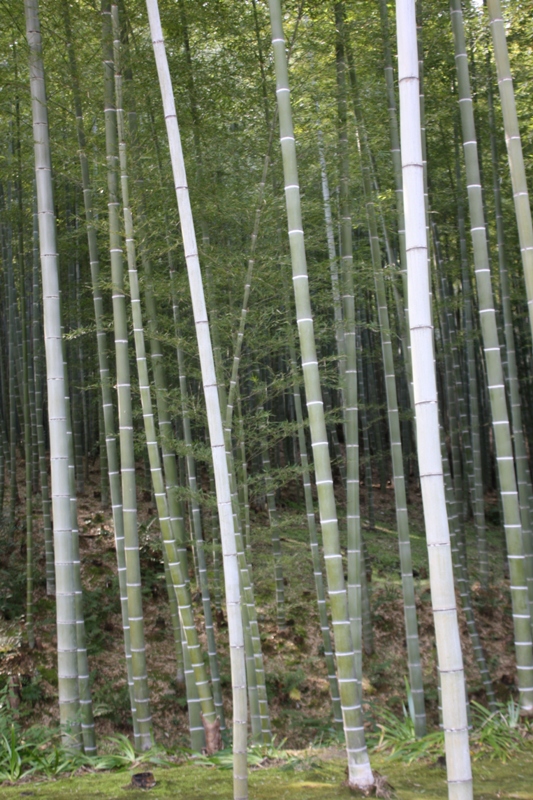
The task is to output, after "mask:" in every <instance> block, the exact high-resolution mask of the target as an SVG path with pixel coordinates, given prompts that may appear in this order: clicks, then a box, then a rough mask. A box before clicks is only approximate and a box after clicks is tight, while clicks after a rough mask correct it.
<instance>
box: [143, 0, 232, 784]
mask: <svg viewBox="0 0 533 800" xmlns="http://www.w3.org/2000/svg"><path fill="white" fill-rule="evenodd" d="M146 7H147V10H148V18H149V21H150V33H151V37H152V44H153V48H154V56H155V62H156V66H157V73H158V77H159V85H160V89H161V97H162V101H163V110H164V115H165V122H166V127H167V136H168V143H169V149H170V158H171V162H172V172H173V175H174V184H175V187H176V197H177V201H178V210H179V215H180V226H181V233H182V237H183V248H184V252H185V259H186V262H187V273H188V276H189V285H190V290H191V300H192V306H193V314H194V321H195V327H196V336H197V340H198V350H199V355H200V367H201V371H202V383H203V388H204V396H205V404H206V410H207V424H208V428H209V438H210V442H211V453H212V457H213V469H214V473H215V487H216V494H217V506H218V515H219V519H220V537H221V541H222V553H223V559H224V582H225V587H226V603H227V613H228V629H229V639H230V660H231V677H232V690H233V759H234V760H233V793H234V798H235V800H246V798H247V797H248V776H247V767H246V744H247V698H246V664H245V653H244V634H243V625H242V616H241V594H240V586H239V567H238V563H237V548H236V542H235V530H234V527H233V513H232V504H231V493H230V484H229V476H228V465H227V461H226V453H225V444H224V431H223V428H222V417H221V413H220V403H219V397H218V391H217V379H216V374H215V365H214V360H213V348H212V345H211V335H210V331H209V321H208V319H207V310H206V306H205V298H204V288H203V283H202V274H201V271H200V261H199V258H198V249H197V245H196V235H195V231H194V222H193V217H192V209H191V203H190V197H189V189H188V186H187V176H186V171H185V163H184V160H183V151H182V148H181V139H180V132H179V127H178V118H177V115H176V108H175V104H174V94H173V90H172V82H171V78H170V71H169V68H168V61H167V55H166V51H165V43H164V39H163V31H162V28H161V20H160V17H159V8H158V4H157V0H146Z"/></svg>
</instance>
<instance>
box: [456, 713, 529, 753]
mask: <svg viewBox="0 0 533 800" xmlns="http://www.w3.org/2000/svg"><path fill="white" fill-rule="evenodd" d="M470 705H471V707H472V717H473V722H474V732H473V734H472V737H471V738H472V742H473V744H475V747H476V755H488V756H489V758H498V759H500V760H501V761H506V760H507V759H508V758H509V757H510V756H511V755H513V754H516V753H517V752H519V751H520V750H523V749H524V748H525V746H526V745H527V743H528V741H531V734H532V733H533V730H532V727H531V722H529V721H527V720H522V719H521V718H520V706H519V705H518V703H515V702H514V700H512V699H511V700H509V702H508V703H507V704H503V703H502V704H500V705H499V706H498V708H497V710H496V711H493V712H491V711H489V710H488V709H487V708H485V706H482V705H480V703H477V702H476V701H475V700H472V702H471V703H470Z"/></svg>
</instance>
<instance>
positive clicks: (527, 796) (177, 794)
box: [0, 751, 533, 800]
mask: <svg viewBox="0 0 533 800" xmlns="http://www.w3.org/2000/svg"><path fill="white" fill-rule="evenodd" d="M337 752H338V751H337ZM532 755H533V753H532V752H528V753H527V754H525V755H524V756H523V757H521V758H520V759H518V758H517V759H514V760H512V761H510V762H508V763H506V764H502V763H500V762H495V761H478V762H476V763H475V764H474V788H475V794H474V796H475V798H476V800H496V798H516V800H533V758H532ZM372 764H373V766H374V768H375V769H377V770H378V771H379V772H380V773H381V774H382V775H385V776H386V777H387V779H388V781H389V783H390V784H391V785H392V786H393V787H394V789H395V794H396V797H397V800H418V798H421V797H422V798H426V799H427V800H441V799H442V800H445V798H446V797H447V788H446V773H445V770H444V769H443V768H442V767H438V766H433V765H427V764H412V765H410V766H406V765H405V764H398V763H397V764H387V763H386V762H384V761H383V759H376V758H373V759H372ZM136 771H141V770H140V769H138V770H136ZM152 771H153V772H154V775H155V778H156V781H157V784H156V786H155V787H154V789H151V790H149V791H144V790H132V789H129V783H130V773H129V772H115V773H108V772H107V773H93V774H91V775H83V776H79V777H72V778H63V779H61V780H58V781H50V782H47V783H26V784H19V785H17V786H13V787H8V786H3V787H2V788H1V789H0V793H1V796H2V798H5V800H10V798H18V797H37V798H54V800H72V798H74V797H80V798H83V800H97V798H101V799H102V798H105V800H121V799H122V798H123V799H124V800H141V798H142V800H170V798H172V800H175V799H176V798H179V800H211V798H214V800H216V798H220V800H222V799H224V800H231V797H232V776H231V771H230V770H223V769H214V768H209V767H198V766H195V765H192V764H186V765H184V766H178V767H168V768H164V767H161V768H153V770H152ZM344 780H345V761H344V760H341V759H334V760H331V761H329V760H328V761H319V760H318V759H316V758H313V759H309V761H308V763H307V766H306V765H305V762H304V764H303V765H302V768H301V769H300V768H296V769H292V770H288V769H279V768H269V769H260V770H255V771H251V772H250V797H251V798H253V800H272V798H273V797H275V798H276V800H340V799H341V798H348V797H353V796H354V795H352V794H351V793H350V792H349V791H348V789H347V788H346V787H345V786H344V785H343V782H344Z"/></svg>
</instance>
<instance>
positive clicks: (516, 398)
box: [487, 81, 533, 624]
mask: <svg viewBox="0 0 533 800" xmlns="http://www.w3.org/2000/svg"><path fill="white" fill-rule="evenodd" d="M487 100H488V107H489V132H490V149H491V156H492V188H493V193H494V210H495V216H496V236H497V242H498V266H499V273H500V293H501V306H502V315H503V332H504V338H505V354H506V357H507V375H508V385H509V406H510V410H511V420H510V422H511V430H512V436H513V444H514V456H515V463H516V480H517V487H518V503H519V505H520V520H521V523H522V538H523V544H524V558H525V562H526V563H525V566H526V576H527V586H528V596H529V607H530V612H531V609H532V608H533V546H532V529H531V514H530V508H529V498H530V496H531V492H532V486H531V478H530V476H529V470H528V462H527V451H526V443H525V440H524V429H523V425H522V403H521V399H520V384H519V382H518V369H517V364H516V344H515V334H514V327H513V314H512V309H511V297H510V288H509V276H508V272H507V259H506V253H505V237H504V224H503V210H502V198H501V190H500V176H499V173H498V163H499V161H498V148H497V144H496V131H495V124H494V102H493V97H492V88H491V86H490V81H489V84H488V86H487ZM519 204H520V205H521V203H520V202H519ZM528 208H529V206H528ZM531 241H532V243H533V238H532V240H531ZM526 258H527V253H526ZM531 263H532V266H533V260H532V262H531ZM532 624H533V620H532Z"/></svg>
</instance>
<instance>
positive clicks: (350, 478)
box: [335, 3, 363, 681]
mask: <svg viewBox="0 0 533 800" xmlns="http://www.w3.org/2000/svg"><path fill="white" fill-rule="evenodd" d="M335 25H336V29H337V37H336V43H335V48H336V58H335V62H336V67H337V118H338V140H339V162H340V164H339V168H340V180H339V184H340V187H339V211H340V259H341V274H342V311H343V332H344V348H345V353H346V362H345V363H346V369H345V371H344V387H343V388H344V425H345V436H346V535H347V559H348V584H347V594H348V611H349V615H350V627H351V634H352V643H353V646H354V650H355V661H356V675H357V680H358V681H361V680H362V674H363V655H362V608H361V606H362V596H361V572H362V570H361V511H360V504H359V414H358V407H357V401H358V398H357V353H356V347H355V344H356V342H355V299H354V284H353V245H352V214H351V198H350V163H349V147H348V127H347V108H346V63H345V45H344V5H343V3H336V4H335Z"/></svg>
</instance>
